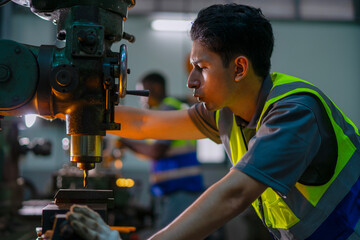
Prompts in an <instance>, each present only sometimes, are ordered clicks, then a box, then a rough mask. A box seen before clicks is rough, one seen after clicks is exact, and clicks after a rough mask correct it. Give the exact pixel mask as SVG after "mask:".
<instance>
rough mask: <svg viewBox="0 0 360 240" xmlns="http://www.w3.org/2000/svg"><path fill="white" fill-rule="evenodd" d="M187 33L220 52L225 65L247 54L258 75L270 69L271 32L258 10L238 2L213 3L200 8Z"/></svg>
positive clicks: (211, 49)
mask: <svg viewBox="0 0 360 240" xmlns="http://www.w3.org/2000/svg"><path fill="white" fill-rule="evenodd" d="M190 36H191V39H192V40H193V41H199V42H200V43H201V44H202V45H204V46H205V47H206V48H208V49H209V50H210V51H212V52H215V53H217V54H219V55H220V57H221V59H222V61H223V65H224V67H228V66H229V63H230V61H231V60H233V59H234V58H235V57H236V56H238V55H244V56H245V57H247V58H248V59H249V60H250V61H251V63H252V65H253V68H254V71H255V73H256V74H257V75H259V76H261V77H263V78H265V77H266V76H267V75H268V74H269V72H270V66H271V62H270V58H271V54H272V51H273V48H274V35H273V31H272V27H271V24H270V22H269V21H268V20H267V19H266V18H265V17H264V15H263V14H262V12H261V10H260V9H257V8H253V7H250V6H245V5H240V4H235V3H232V4H224V5H222V4H216V5H212V6H210V7H208V8H204V9H202V10H201V11H200V12H199V14H198V16H197V18H196V19H195V21H194V23H193V25H192V27H191V31H190Z"/></svg>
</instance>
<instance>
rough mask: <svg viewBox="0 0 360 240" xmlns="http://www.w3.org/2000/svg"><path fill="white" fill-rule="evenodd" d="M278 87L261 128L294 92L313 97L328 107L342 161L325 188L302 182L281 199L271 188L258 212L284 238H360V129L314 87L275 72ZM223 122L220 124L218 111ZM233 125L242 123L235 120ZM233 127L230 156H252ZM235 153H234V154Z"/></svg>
mask: <svg viewBox="0 0 360 240" xmlns="http://www.w3.org/2000/svg"><path fill="white" fill-rule="evenodd" d="M271 78H272V81H273V87H272V89H271V91H270V93H269V96H268V98H267V101H266V103H265V105H264V108H263V110H262V114H261V116H260V119H259V121H258V125H257V128H256V130H258V129H259V128H260V126H261V121H262V119H263V118H264V116H265V115H266V114H267V110H268V108H269V106H271V105H272V104H273V103H275V102H276V101H278V100H280V99H282V98H284V97H286V96H289V95H291V94H298V93H307V94H312V95H313V96H315V97H317V98H318V99H319V100H320V102H321V103H322V104H323V106H324V108H325V110H326V113H327V114H328V116H329V119H330V121H331V124H332V127H333V129H334V132H335V135H336V140H337V145H338V158H337V163H336V168H335V172H334V174H333V176H332V178H331V179H330V180H329V181H328V182H327V183H326V184H324V185H320V186H308V185H303V184H301V183H299V182H297V183H296V184H295V186H294V187H293V188H292V189H291V190H290V192H289V194H288V195H287V196H286V197H285V196H283V197H281V196H280V195H279V194H277V193H276V192H275V191H274V190H272V189H271V188H267V189H266V190H265V191H264V192H263V194H262V195H261V196H260V197H259V198H258V199H257V200H256V201H255V202H253V204H252V205H253V207H254V208H255V211H256V212H257V214H258V215H259V217H260V218H261V219H262V221H263V222H264V224H266V226H267V227H268V228H269V230H270V231H271V232H272V233H273V235H274V236H275V237H276V238H279V239H314V240H315V239H326V240H329V239H360V222H359V219H360V179H359V175H360V154H359V145H360V144H359V142H360V137H359V131H358V129H357V128H356V127H355V125H354V124H353V123H352V122H351V121H350V120H349V119H348V118H347V117H346V116H345V115H344V114H343V113H342V112H341V111H340V110H339V109H338V108H337V107H336V106H335V104H334V103H333V102H332V101H331V100H330V99H329V98H328V97H327V96H326V95H325V94H324V93H322V92H321V91H320V90H319V89H318V88H316V87H315V86H314V85H312V84H310V83H308V82H306V81H304V80H301V79H298V78H295V77H291V76H288V75H284V74H281V73H273V74H271ZM216 115H217V121H218V115H219V114H218V113H217V114H216ZM233 124H235V125H236V123H235V121H233ZM235 125H233V126H232V130H231V137H230V152H231V154H228V155H231V156H229V157H230V158H231V159H232V161H233V163H234V164H235V163H236V162H237V161H239V160H240V159H241V157H242V156H243V155H244V154H245V152H246V143H245V142H244V138H243V137H241V134H242V133H241V129H240V128H239V127H235ZM228 152H229V151H228Z"/></svg>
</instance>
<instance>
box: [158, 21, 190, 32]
mask: <svg viewBox="0 0 360 240" xmlns="http://www.w3.org/2000/svg"><path fill="white" fill-rule="evenodd" d="M151 28H152V29H153V30H155V31H168V32H187V31H189V30H190V28H191V21H187V20H167V19H157V20H154V21H152V22H151Z"/></svg>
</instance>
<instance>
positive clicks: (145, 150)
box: [119, 72, 205, 230]
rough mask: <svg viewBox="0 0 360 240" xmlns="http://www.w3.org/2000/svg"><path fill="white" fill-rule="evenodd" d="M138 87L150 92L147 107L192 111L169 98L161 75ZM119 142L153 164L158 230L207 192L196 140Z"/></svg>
mask: <svg viewBox="0 0 360 240" xmlns="http://www.w3.org/2000/svg"><path fill="white" fill-rule="evenodd" d="M138 86H139V87H140V88H141V89H142V90H149V91H150V96H149V97H142V98H141V101H140V102H141V104H142V105H143V107H144V108H147V109H156V110H163V111H172V110H179V109H185V108H188V107H187V105H186V104H185V103H183V102H181V101H179V100H178V99H176V98H173V97H169V96H167V93H166V80H165V77H164V76H163V75H162V74H160V73H157V72H151V73H148V74H146V75H145V76H144V77H143V78H141V80H140V82H139V84H138ZM119 141H120V142H121V143H122V145H123V146H124V147H127V148H129V149H131V150H132V151H134V152H135V153H139V154H141V155H144V156H145V157H147V158H148V159H149V160H150V161H151V170H150V183H151V193H152V195H153V196H154V205H155V206H154V207H155V212H156V215H157V216H156V224H155V226H156V228H157V230H159V229H161V228H163V227H165V226H166V225H167V224H169V223H170V222H171V221H172V220H174V219H175V218H176V217H177V216H178V215H180V213H182V212H183V211H184V210H185V209H186V208H187V207H188V206H189V205H190V204H191V203H193V202H194V201H195V200H196V199H197V198H198V197H199V196H200V194H201V193H202V192H203V191H204V189H205V188H204V185H203V179H202V175H201V167H200V163H199V161H198V160H197V157H196V141H195V140H156V141H155V140H146V141H139V140H131V139H127V138H121V139H120V140H119Z"/></svg>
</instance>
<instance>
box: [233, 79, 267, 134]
mask: <svg viewBox="0 0 360 240" xmlns="http://www.w3.org/2000/svg"><path fill="white" fill-rule="evenodd" d="M272 86H273V83H272V81H271V76H270V75H268V76H267V77H266V78H265V79H264V81H263V83H262V84H261V88H260V93H259V97H258V99H257V103H256V110H255V114H254V116H253V117H252V119H251V120H250V122H247V121H245V120H244V119H242V118H241V117H239V116H236V115H235V121H236V124H237V125H238V126H242V127H246V128H253V129H255V128H256V125H257V121H258V120H259V117H260V114H261V112H262V109H263V108H264V105H265V102H266V99H267V97H268V95H269V93H270V90H271V88H272Z"/></svg>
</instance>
